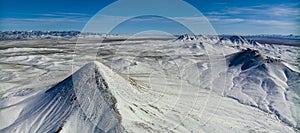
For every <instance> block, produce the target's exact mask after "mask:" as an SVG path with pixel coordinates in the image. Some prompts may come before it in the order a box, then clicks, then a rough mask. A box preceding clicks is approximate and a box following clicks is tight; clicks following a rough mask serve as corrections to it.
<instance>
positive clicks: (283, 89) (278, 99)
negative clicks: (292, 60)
mask: <svg viewBox="0 0 300 133" xmlns="http://www.w3.org/2000/svg"><path fill="white" fill-rule="evenodd" d="M228 64H229V69H228V80H229V81H232V82H231V83H232V84H231V85H230V86H229V87H228V88H229V89H228V90H226V96H227V97H231V98H234V99H236V100H238V101H239V102H240V103H243V104H246V105H250V106H253V107H257V108H259V109H261V110H263V111H265V112H269V113H274V114H276V115H277V116H278V118H279V119H280V120H282V121H283V122H285V123H287V124H288V125H290V126H293V127H299V124H300V123H299V117H298V113H297V112H294V111H293V109H294V108H295V107H297V106H296V105H294V103H293V102H294V101H293V98H292V97H293V96H291V94H290V92H291V91H296V90H298V89H299V88H298V87H295V86H294V87H293V86H290V85H289V82H295V81H299V80H300V79H299V76H292V75H299V74H298V73H296V72H293V71H292V70H290V69H289V68H288V67H286V66H285V65H284V64H282V63H281V61H280V60H278V59H273V58H270V57H266V56H263V55H261V54H260V53H259V52H258V51H257V50H252V49H247V50H243V51H241V52H239V53H236V54H233V55H231V56H229V57H228ZM229 84H230V83H229Z"/></svg>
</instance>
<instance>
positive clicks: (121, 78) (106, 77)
mask: <svg viewBox="0 0 300 133" xmlns="http://www.w3.org/2000/svg"><path fill="white" fill-rule="evenodd" d="M118 38H119V39H118V40H123V41H110V40H109V38H108V40H106V41H104V42H103V43H80V44H67V43H64V44H55V43H54V44H42V43H35V44H24V41H20V42H18V41H3V44H1V46H0V55H1V56H0V62H1V64H0V65H1V71H0V80H1V86H0V98H1V99H0V132H220V133H221V132H278V133H282V132H286V133H291V132H299V129H300V117H299V116H300V115H299V114H300V103H299V101H300V99H299V98H300V97H299V96H300V91H299V90H300V88H299V86H300V82H299V81H300V80H299V79H300V76H299V64H298V63H299V47H292V46H284V45H272V44H260V43H258V42H255V41H251V40H247V39H246V38H244V37H241V36H232V37H229V38H221V39H219V38H218V37H217V36H204V35H201V36H196V35H182V36H179V37H178V38H177V39H176V38H174V39H170V38H169V39H170V40H166V39H163V40H162V39H161V38H160V39H155V37H151V38H148V39H144V40H143V39H140V38H139V39H136V40H135V39H134V38H130V39H128V40H126V39H127V36H126V37H124V38H122V36H118ZM144 38H146V37H144ZM31 41H32V40H31ZM25 42H26V41H25ZM81 42H84V41H82V40H81ZM73 70H74V71H73ZM75 70H76V71H75Z"/></svg>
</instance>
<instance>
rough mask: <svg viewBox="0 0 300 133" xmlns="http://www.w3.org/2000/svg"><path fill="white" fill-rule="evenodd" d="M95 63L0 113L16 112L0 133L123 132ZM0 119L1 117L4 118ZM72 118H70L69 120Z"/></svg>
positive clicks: (118, 116)
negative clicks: (15, 109)
mask: <svg viewBox="0 0 300 133" xmlns="http://www.w3.org/2000/svg"><path fill="white" fill-rule="evenodd" d="M100 69H102V68H100V67H99V66H98V65H96V64H95V63H90V64H87V65H85V66H83V67H82V68H81V69H80V70H78V71H77V72H75V73H74V74H73V75H71V76H69V77H68V78H66V79H65V80H63V81H61V82H60V83H58V84H56V85H55V86H53V87H51V88H50V89H48V90H46V91H44V92H41V93H39V94H37V95H35V96H33V97H31V98H29V99H26V100H24V101H22V102H20V103H18V104H16V105H13V106H15V107H16V108H22V107H24V108H23V109H21V111H20V113H19V114H13V113H12V114H10V112H7V111H6V110H5V109H3V110H2V112H1V113H4V112H5V113H6V114H5V116H4V114H1V115H0V116H3V117H10V116H13V115H18V117H17V118H16V120H15V121H14V122H12V123H7V125H8V126H7V127H5V128H3V129H1V130H0V131H1V132H11V131H14V132H60V131H67V132H70V131H76V132H123V127H122V126H121V116H120V114H119V112H118V110H117V108H116V102H117V101H116V99H115V97H114V96H113V95H112V94H111V92H110V89H111V88H110V87H109V86H108V83H107V82H106V81H105V78H104V77H103V76H102V75H101V74H100ZM3 117H2V118H1V119H5V118H3ZM73 120H74V121H73Z"/></svg>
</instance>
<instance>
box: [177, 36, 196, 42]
mask: <svg viewBox="0 0 300 133" xmlns="http://www.w3.org/2000/svg"><path fill="white" fill-rule="evenodd" d="M177 40H180V41H196V40H197V36H195V35H188V34H184V35H180V36H179V37H178V38H177Z"/></svg>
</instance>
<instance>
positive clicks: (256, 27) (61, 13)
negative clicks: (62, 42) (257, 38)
mask: <svg viewBox="0 0 300 133" xmlns="http://www.w3.org/2000/svg"><path fill="white" fill-rule="evenodd" d="M123 1H125V2H124V4H123V7H124V9H120V8H111V10H108V11H107V12H106V13H104V14H102V15H107V16H113V17H118V18H122V17H124V16H126V15H128V14H129V13H127V11H128V12H130V11H131V8H132V7H137V8H138V7H143V8H144V7H147V5H143V6H140V5H136V3H135V2H132V1H133V0H130V1H129V2H126V0H123ZM113 2H115V1H111V0H84V1H78V2H77V1H76V2H72V1H66V0H65V1H63V0H52V1H50V0H43V1H37V0H26V1H24V0H0V30H2V31H3V30H79V31H81V30H82V29H83V28H84V26H85V25H86V23H87V22H88V21H89V20H90V19H91V17H93V16H94V15H95V14H96V13H97V12H98V11H100V10H101V9H103V8H104V7H106V6H108V5H109V4H111V3H113ZM186 2H187V3H189V4H191V5H192V6H194V7H195V8H196V9H197V10H199V11H200V12H201V13H202V14H203V15H204V16H205V17H206V18H207V19H208V20H209V22H210V23H211V25H212V26H213V28H214V29H215V31H216V32H217V34H300V31H299V29H300V27H299V22H300V17H299V14H300V13H299V12H300V8H299V7H300V2H299V1H298V0H251V1H242V0H214V1H212V0H186ZM160 5H166V6H164V7H163V6H162V7H160ZM167 6H168V7H167ZM126 8H128V9H126ZM170 8H174V11H172V10H169V11H172V12H167V11H166V9H170ZM135 10H137V11H139V10H140V11H142V10H143V9H135ZM135 10H132V11H135ZM148 10H151V9H148ZM153 10H155V11H157V12H163V13H164V14H166V15H168V16H171V17H172V18H180V19H181V20H184V21H185V22H186V21H190V22H189V23H192V22H193V21H197V20H196V19H195V18H199V16H200V17H202V16H201V15H198V16H197V17H195V16H192V15H190V14H192V13H191V12H190V11H189V10H187V9H185V8H181V6H180V5H176V3H172V1H171V0H168V1H167V2H166V1H163V0H161V1H160V3H159V4H157V8H154V9H153ZM154 15H155V14H154ZM151 18H153V16H152V17H151ZM172 18H171V19H172ZM138 19H139V22H138V23H137V22H136V21H132V22H131V23H130V21H126V22H128V23H124V24H123V25H121V26H119V27H121V28H120V29H119V30H114V32H116V33H117V32H121V33H136V32H138V31H141V30H145V29H149V28H150V29H151V28H153V27H154V28H155V29H156V30H160V27H161V29H162V30H164V31H166V30H167V31H168V32H174V33H175V34H181V33H183V32H187V31H185V30H180V29H184V28H180V29H178V27H180V24H177V23H176V22H173V21H170V20H169V19H148V18H146V17H140V18H138ZM109 20H110V21H113V20H111V19H109ZM152 20H153V22H152ZM154 21H155V22H154ZM170 22H171V23H170ZM107 23H110V22H109V21H108V22H107ZM133 29H135V30H133ZM98 31H99V32H101V29H99V30H98Z"/></svg>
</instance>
